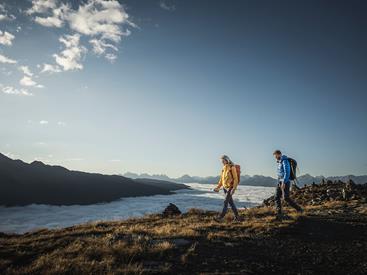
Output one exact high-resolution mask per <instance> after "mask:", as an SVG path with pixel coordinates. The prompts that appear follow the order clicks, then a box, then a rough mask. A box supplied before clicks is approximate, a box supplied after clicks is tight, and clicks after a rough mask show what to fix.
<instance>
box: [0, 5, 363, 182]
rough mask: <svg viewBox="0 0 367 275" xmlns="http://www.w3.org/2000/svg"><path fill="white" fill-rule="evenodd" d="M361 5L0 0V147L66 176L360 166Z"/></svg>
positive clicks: (349, 170)
mask: <svg viewBox="0 0 367 275" xmlns="http://www.w3.org/2000/svg"><path fill="white" fill-rule="evenodd" d="M366 14H367V2H366V1H353V0H352V1H324V0H321V1H313V0H307V1H270V0H269V1H264V0H258V1H246V0H243V1H239V0H237V1H236V0H232V1H209V0H200V1H197V0H185V1H183V0H182V1H179V0H165V1H162V0H145V1H143V0H129V1H128V0H126V1H122V0H121V1H104V0H87V1H61V0H42V1H41V0H33V1H31V0H16V1H15V0H11V1H10V0H5V1H4V0H1V1H0V127H1V129H0V152H1V153H3V154H6V155H8V156H9V157H11V158H16V159H22V160H24V161H27V162H32V161H34V160H40V161H43V162H45V163H48V164H54V165H62V166H65V167H67V168H69V169H73V170H82V171H89V172H99V173H105V174H123V173H125V172H127V171H130V172H137V173H143V172H147V173H152V174H167V175H169V176H171V177H177V176H181V175H183V174H190V175H197V176H209V175H216V174H219V172H220V169H221V163H220V160H219V158H220V156H221V155H222V154H227V155H229V156H230V157H231V158H232V159H233V161H234V162H236V163H238V164H240V165H241V166H242V170H243V173H245V174H250V175H255V174H262V175H268V176H275V168H276V165H275V162H274V159H273V156H272V152H273V151H274V150H275V149H280V150H282V151H283V153H285V154H286V155H289V156H291V157H293V158H295V159H296V160H297V161H298V162H299V166H300V170H301V173H302V174H304V173H310V174H312V175H324V176H332V175H333V176H338V175H346V174H355V175H360V174H367V154H366V153H367V150H366V149H367V148H366V140H367V108H366V103H367V92H366V84H367V77H366V72H367V51H366V48H367V16H366Z"/></svg>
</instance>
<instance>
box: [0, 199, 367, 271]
mask: <svg viewBox="0 0 367 275" xmlns="http://www.w3.org/2000/svg"><path fill="white" fill-rule="evenodd" d="M286 212H287V217H286V219H285V220H284V221H282V222H279V221H275V220H274V214H275V213H274V210H273V208H272V207H267V206H265V205H264V206H260V207H257V208H252V209H244V210H242V211H241V217H242V218H243V221H242V222H238V223H232V218H233V217H232V216H231V215H230V214H229V215H228V216H227V219H226V220H225V221H224V222H222V223H218V222H215V221H214V220H213V218H214V217H215V215H217V213H215V212H207V211H202V210H199V209H191V210H190V211H189V212H188V213H184V214H182V215H179V216H169V217H164V216H162V215H159V214H156V215H149V216H146V217H144V218H139V219H129V220H124V221H116V222H96V223H90V224H83V225H78V226H73V227H70V228H65V229H59V230H47V229H42V230H39V231H36V232H30V233H26V234H23V235H16V234H8V235H7V234H2V235H1V236H0V271H1V272H0V273H1V274H35V273H46V274H60V273H68V274H146V273H149V274H151V273H152V274H164V273H166V274H173V273H176V274H186V273H191V274H198V273H200V274H213V273H214V274H223V273H231V274H255V273H256V274H259V273H277V274H367V265H366V262H367V216H366V213H367V204H366V202H365V200H362V199H360V198H357V199H351V200H348V201H345V200H327V201H323V202H322V203H320V204H319V203H318V204H313V205H312V204H309V205H305V212H304V213H303V214H301V215H300V214H297V213H296V212H294V211H293V210H291V209H288V208H286Z"/></svg>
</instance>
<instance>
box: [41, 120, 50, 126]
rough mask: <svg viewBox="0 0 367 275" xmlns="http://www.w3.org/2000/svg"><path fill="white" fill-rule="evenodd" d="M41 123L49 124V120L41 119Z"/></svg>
mask: <svg viewBox="0 0 367 275" xmlns="http://www.w3.org/2000/svg"><path fill="white" fill-rule="evenodd" d="M40 124H41V125H48V121H47V120H41V121H40Z"/></svg>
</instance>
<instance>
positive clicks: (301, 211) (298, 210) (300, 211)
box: [297, 207, 305, 214]
mask: <svg viewBox="0 0 367 275" xmlns="http://www.w3.org/2000/svg"><path fill="white" fill-rule="evenodd" d="M303 212H305V211H304V210H303V208H301V207H300V208H298V209H297V213H299V214H303Z"/></svg>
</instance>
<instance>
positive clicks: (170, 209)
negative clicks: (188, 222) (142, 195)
mask: <svg viewBox="0 0 367 275" xmlns="http://www.w3.org/2000/svg"><path fill="white" fill-rule="evenodd" d="M162 215H163V216H164V217H169V216H178V215H181V211H180V209H178V207H177V206H176V205H174V204H173V203H170V204H169V205H168V206H167V207H166V209H164V211H163V213H162Z"/></svg>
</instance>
